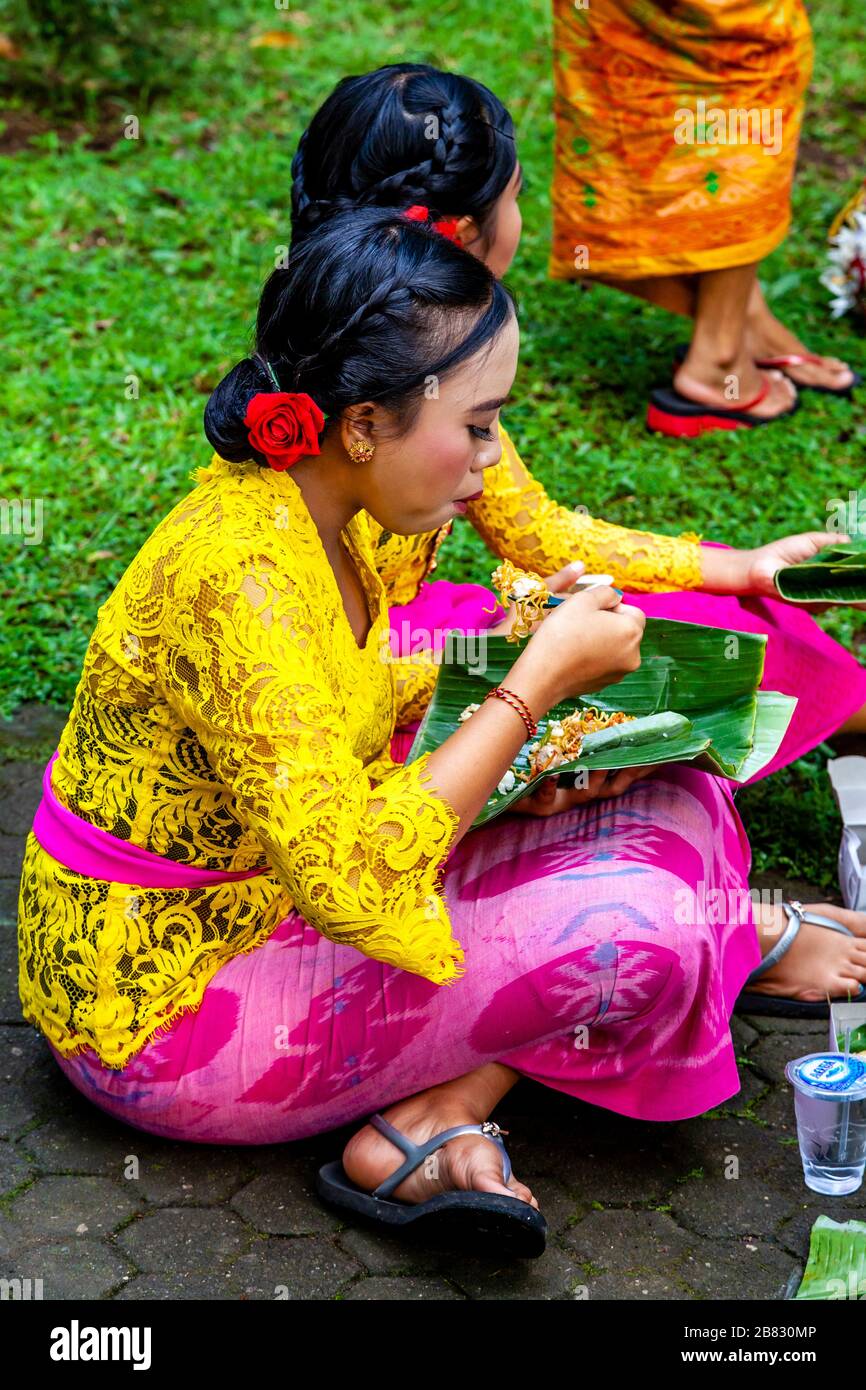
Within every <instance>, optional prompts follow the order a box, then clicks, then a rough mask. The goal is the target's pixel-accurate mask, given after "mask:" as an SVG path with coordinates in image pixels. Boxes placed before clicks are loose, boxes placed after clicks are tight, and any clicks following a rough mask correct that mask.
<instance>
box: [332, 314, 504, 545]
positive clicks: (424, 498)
mask: <svg viewBox="0 0 866 1390" xmlns="http://www.w3.org/2000/svg"><path fill="white" fill-rule="evenodd" d="M518 343H519V331H518V327H517V319H516V317H515V315H514V314H513V313H512V314H511V315H510V317H509V318H508V321H507V322H506V323H505V324H504V325H503V327H502V329H501V330H500V332H499V333H498V334H497V336H496V338H494V339H493V341H492V342H489V343H486V344H485V346H484V347H483V348H482V349H481V350H480V351H479V352H478V353H476V354H475V356H474V357H470V358H469V359H468V360H467V361H466V362H464V363H462V364H461V366H460V367H458V368H457V369H456V370H455V371H454V372H452V373H451V374H450V375H449V376H447V377H445V379H444V380H443V381H441V382H439V383H437V382H436V381H435V379H431V383H430V386H429V387H428V388H427V389H428V392H429V394H428V395H426V396H425V399H424V401H423V403H422V405H421V408H420V410H419V411H418V414H417V416H416V418H415V421H414V423H413V424H412V426H411V429H410V430H409V432H408V433H407V434H404V435H402V436H400V437H395V436H392V435H391V434H390V433H389V431H388V429H387V425H386V426H385V427H384V428H380V429H374V432H373V434H372V436H371V438H372V439H373V440H374V442H375V444H376V452H375V454H374V455H373V458H372V459H371V461H370V462H369V463H368V464H363V465H360V466H359V469H360V470H361V471H360V472H359V475H358V478H357V482H358V485H359V491H360V493H361V496H362V506H363V507H364V508H365V509H366V510H367V511H368V512H369V513H370V515H371V516H373V517H375V519H376V520H377V521H378V522H379V524H380V525H381V526H383V527H384V528H385V529H386V530H387V531H393V532H394V533H395V534H396V535H403V536H408V535H414V534H416V533H418V532H421V531H433V530H435V529H436V528H438V527H440V526H443V525H444V524H445V522H446V521H450V520H451V519H452V518H453V517H455V516H460V515H462V514H463V513H464V512H465V511H466V504H467V502H468V501H469V499H471V498H475V497H478V496H480V495H481V492H482V491H483V489H484V471H485V469H487V468H492V467H493V466H494V465H495V464H497V463H498V462H499V460H500V458H501V456H502V445H501V444H500V442H499V431H498V429H497V424H498V420H499V409H500V407H501V406H502V404H503V402H504V401H505V398H506V396H507V395H508V393H509V391H510V390H511V385H512V382H513V381H514V373H515V370H516V368H517V350H518Z"/></svg>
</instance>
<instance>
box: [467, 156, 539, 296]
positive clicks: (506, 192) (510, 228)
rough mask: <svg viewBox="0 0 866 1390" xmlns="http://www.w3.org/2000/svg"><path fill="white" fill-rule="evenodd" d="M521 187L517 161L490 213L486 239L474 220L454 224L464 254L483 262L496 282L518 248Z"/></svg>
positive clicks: (521, 176) (521, 220) (468, 219)
mask: <svg viewBox="0 0 866 1390" xmlns="http://www.w3.org/2000/svg"><path fill="white" fill-rule="evenodd" d="M522 186H523V170H522V169H521V167H520V161H519V160H517V161H516V162H515V165H514V171H513V173H512V175H511V178H510V179H509V181H508V183H507V184H506V186H505V188H504V189H503V190H502V192H501V193H500V195H499V197H498V198H497V200H496V202H495V204H494V206H493V208H492V209H491V212H490V219H489V222H488V233H487V237H486V238H485V237H484V236H482V234H481V232H480V231H479V229H478V226H477V224H476V222H475V220H474V218H471V217H467V218H464V219H461V220H460V221H459V222H458V224H457V231H458V235H459V236H460V239H461V241H462V242H463V245H464V247H465V248H466V250H467V251H471V252H472V254H473V256H477V257H478V259H479V260H482V261H484V263H485V265H486V266H487V268H488V269H489V270H490V271H491V272H492V273H493V274H494V275H495V276H496V278H497V280H501V279H502V277H503V276H504V275H505V274H506V272H507V270H508V267H509V266H510V265H511V262H512V261H513V260H514V257H515V255H516V253H517V248H518V246H519V245H520V232H521V228H522V226H523V219H522V218H521V215H520V204H519V203H518V201H517V199H518V198H519V196H520V190H521V188H522Z"/></svg>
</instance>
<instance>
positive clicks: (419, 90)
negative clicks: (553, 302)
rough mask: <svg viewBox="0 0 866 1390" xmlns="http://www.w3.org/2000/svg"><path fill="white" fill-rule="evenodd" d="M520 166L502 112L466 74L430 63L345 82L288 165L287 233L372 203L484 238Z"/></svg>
mask: <svg viewBox="0 0 866 1390" xmlns="http://www.w3.org/2000/svg"><path fill="white" fill-rule="evenodd" d="M516 162H517V154H516V149H515V144H514V126H513V124H512V120H511V117H510V115H509V114H508V111H507V110H506V108H505V107H504V106H503V104H502V102H501V101H500V100H499V98H498V97H497V96H494V94H493V92H491V91H489V90H488V89H487V87H484V86H483V85H482V84H481V83H480V82H476V81H475V80H474V79H473V78H471V77H461V76H460V75H459V74H458V73H454V72H441V71H440V70H439V69H438V68H433V67H429V66H428V65H427V64H426V63H391V64H388V65H387V66H386V67H381V68H377V69H376V70H375V72H368V73H364V74H363V76H360V77H344V78H343V80H342V81H341V82H339V83H338V84H337V86H336V87H335V88H334V91H333V92H332V93H331V95H330V96H329V97H328V98H327V100H326V101H325V102H324V104H323V105H322V106H321V107H320V108H319V110H318V111H317V112H316V114H315V116H314V117H313V119H312V121H311V122H310V125H309V126H308V128H307V129H306V130H305V131H304V133H303V135H302V136H301V139H300V142H299V144H298V150H297V154H296V155H295V158H294V160H293V161H292V179H293V184H292V235H293V237H294V238H295V239H298V238H300V237H303V236H305V235H306V234H307V233H308V232H309V231H310V230H311V229H312V228H313V227H314V226H316V225H317V224H318V223H319V222H320V221H321V220H322V218H323V217H327V216H332V215H333V214H334V213H335V212H339V211H341V210H343V209H345V208H347V207H351V206H358V205H359V204H360V205H363V204H368V203H373V204H377V205H379V206H380V207H394V208H405V207H409V206H410V205H412V204H419V203H420V204H423V205H424V206H426V207H429V208H430V210H431V212H432V213H433V214H434V216H435V217H463V216H472V217H474V218H475V220H476V222H477V223H478V225H479V227H480V228H481V231H482V234H486V232H487V228H488V225H489V219H490V214H491V211H492V208H493V205H494V204H495V202H496V200H497V198H498V197H499V196H500V194H501V193H502V192H503V190H504V189H505V188H506V187H507V185H508V182H509V180H510V178H511V176H512V174H513V172H514V167H515V164H516Z"/></svg>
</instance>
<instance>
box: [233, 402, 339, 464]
mask: <svg viewBox="0 0 866 1390" xmlns="http://www.w3.org/2000/svg"><path fill="white" fill-rule="evenodd" d="M324 423H325V417H324V415H323V414H322V412H321V410H320V409H319V407H318V406H317V405H316V402H315V401H314V400H313V398H312V396H308V395H307V393H306V392H305V391H259V392H258V393H257V394H256V395H255V396H253V398H252V400H251V401H250V403H249V405H248V406H247V413H246V415H245V416H244V424H245V425H246V427H247V430H248V431H249V438H250V444H251V445H252V446H253V448H254V449H255V450H256V451H257V452H258V453H260V454H264V456H265V458H266V459H267V461H268V465H269V466H270V467H271V468H276V469H277V470H278V471H282V470H283V469H285V468H291V466H292V464H293V463H297V461H298V459H300V458H304V457H305V455H307V454H320V453H321V452H322V451H321V447H320V445H319V433H320V431H321V429H322V427H323V426H324Z"/></svg>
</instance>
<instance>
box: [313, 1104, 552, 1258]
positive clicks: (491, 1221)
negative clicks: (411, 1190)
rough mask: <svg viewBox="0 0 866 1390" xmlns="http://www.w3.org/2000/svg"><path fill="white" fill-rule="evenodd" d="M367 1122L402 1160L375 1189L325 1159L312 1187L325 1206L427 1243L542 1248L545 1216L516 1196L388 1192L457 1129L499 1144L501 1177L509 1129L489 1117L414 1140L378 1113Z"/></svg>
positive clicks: (528, 1252) (515, 1252) (517, 1252)
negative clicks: (420, 1196)
mask: <svg viewBox="0 0 866 1390" xmlns="http://www.w3.org/2000/svg"><path fill="white" fill-rule="evenodd" d="M369 1123H370V1124H371V1125H373V1126H374V1128H375V1129H378V1131H379V1133H380V1134H384V1135H385V1136H386V1138H388V1139H390V1140H391V1142H392V1144H395V1145H396V1146H397V1148H399V1149H402V1151H403V1153H404V1154H406V1160H405V1162H404V1163H402V1164H401V1165H400V1167H399V1168H398V1169H397V1170H396V1172H394V1173H392V1174H391V1176H390V1177H388V1178H386V1179H385V1181H384V1182H382V1183H380V1184H379V1186H378V1187H377V1188H375V1189H374V1191H373V1192H367V1191H366V1190H365V1189H364V1188H362V1187H357V1186H356V1185H355V1183H353V1182H352V1181H351V1179H350V1178H348V1177H347V1175H346V1170H345V1169H344V1167H343V1165H342V1163H341V1162H339V1160H338V1161H337V1162H335V1163H326V1164H325V1165H324V1167H322V1168H320V1169H319V1172H318V1174H317V1176H316V1191H317V1192H318V1194H319V1196H320V1197H321V1198H322V1200H323V1201H324V1202H327V1203H328V1205H329V1206H333V1207H336V1208H338V1209H339V1210H340V1211H343V1212H348V1213H350V1214H351V1215H352V1216H356V1217H361V1218H362V1219H364V1220H365V1221H369V1222H373V1223H374V1224H375V1225H377V1226H378V1227H379V1228H380V1229H382V1228H386V1229H388V1230H390V1232H391V1233H392V1234H397V1233H398V1232H399V1233H401V1234H402V1233H407V1234H408V1233H411V1234H413V1235H414V1234H416V1233H417V1235H418V1238H419V1239H423V1240H425V1241H428V1242H430V1243H431V1244H434V1243H435V1244H437V1245H439V1244H444V1245H447V1246H449V1247H451V1248H455V1247H457V1248H460V1249H462V1250H468V1251H470V1252H471V1253H472V1254H475V1255H478V1254H486V1253H496V1254H505V1255H510V1256H514V1257H516V1258H518V1259H521V1258H522V1259H537V1257H538V1256H539V1255H542V1254H544V1248H545V1244H546V1240H547V1222H546V1221H545V1219H544V1217H543V1216H542V1215H541V1212H540V1211H537V1210H536V1208H535V1207H532V1206H530V1205H529V1203H528V1202H524V1201H522V1200H521V1198H520V1197H503V1196H501V1195H500V1194H499V1193H496V1192H476V1191H471V1192H442V1193H439V1194H438V1195H437V1196H435V1197H431V1198H430V1200H429V1201H427V1202H401V1201H397V1200H396V1199H394V1198H392V1197H391V1193H392V1192H393V1191H394V1189H395V1188H397V1187H399V1186H400V1184H401V1182H403V1180H404V1178H407V1177H408V1176H409V1174H410V1173H413V1172H414V1171H415V1169H416V1168H417V1167H418V1165H419V1164H420V1163H422V1162H423V1161H424V1159H425V1158H427V1156H428V1155H429V1154H432V1153H433V1152H435V1150H436V1149H441V1148H442V1146H443V1144H446V1143H447V1142H448V1140H449V1139H454V1138H455V1137H456V1136H457V1135H458V1134H483V1135H484V1136H485V1137H486V1138H488V1139H492V1140H493V1142H494V1143H495V1144H497V1145H498V1146H499V1148H500V1149H501V1150H502V1181H503V1182H504V1183H507V1182H508V1179H509V1178H510V1177H511V1160H510V1159H509V1157H508V1153H507V1152H506V1148H505V1145H504V1144H503V1142H502V1140H501V1139H500V1138H499V1135H500V1134H507V1133H508V1131H507V1130H500V1128H499V1125H497V1124H495V1123H494V1122H493V1121H492V1120H485V1121H484V1123H483V1124H480V1125H468V1124H467V1125H456V1126H455V1127H454V1128H453V1129H445V1130H442V1132H441V1133H440V1134H435V1135H434V1136H433V1138H432V1139H428V1140H427V1142H426V1143H425V1144H414V1143H413V1142H412V1140H411V1139H409V1138H407V1136H406V1135H405V1134H401V1133H400V1131H399V1130H398V1129H395V1128H394V1126H393V1125H390V1124H389V1123H388V1121H387V1120H385V1119H383V1118H382V1116H381V1115H378V1114H376V1115H373V1116H371V1118H370V1120H369Z"/></svg>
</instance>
